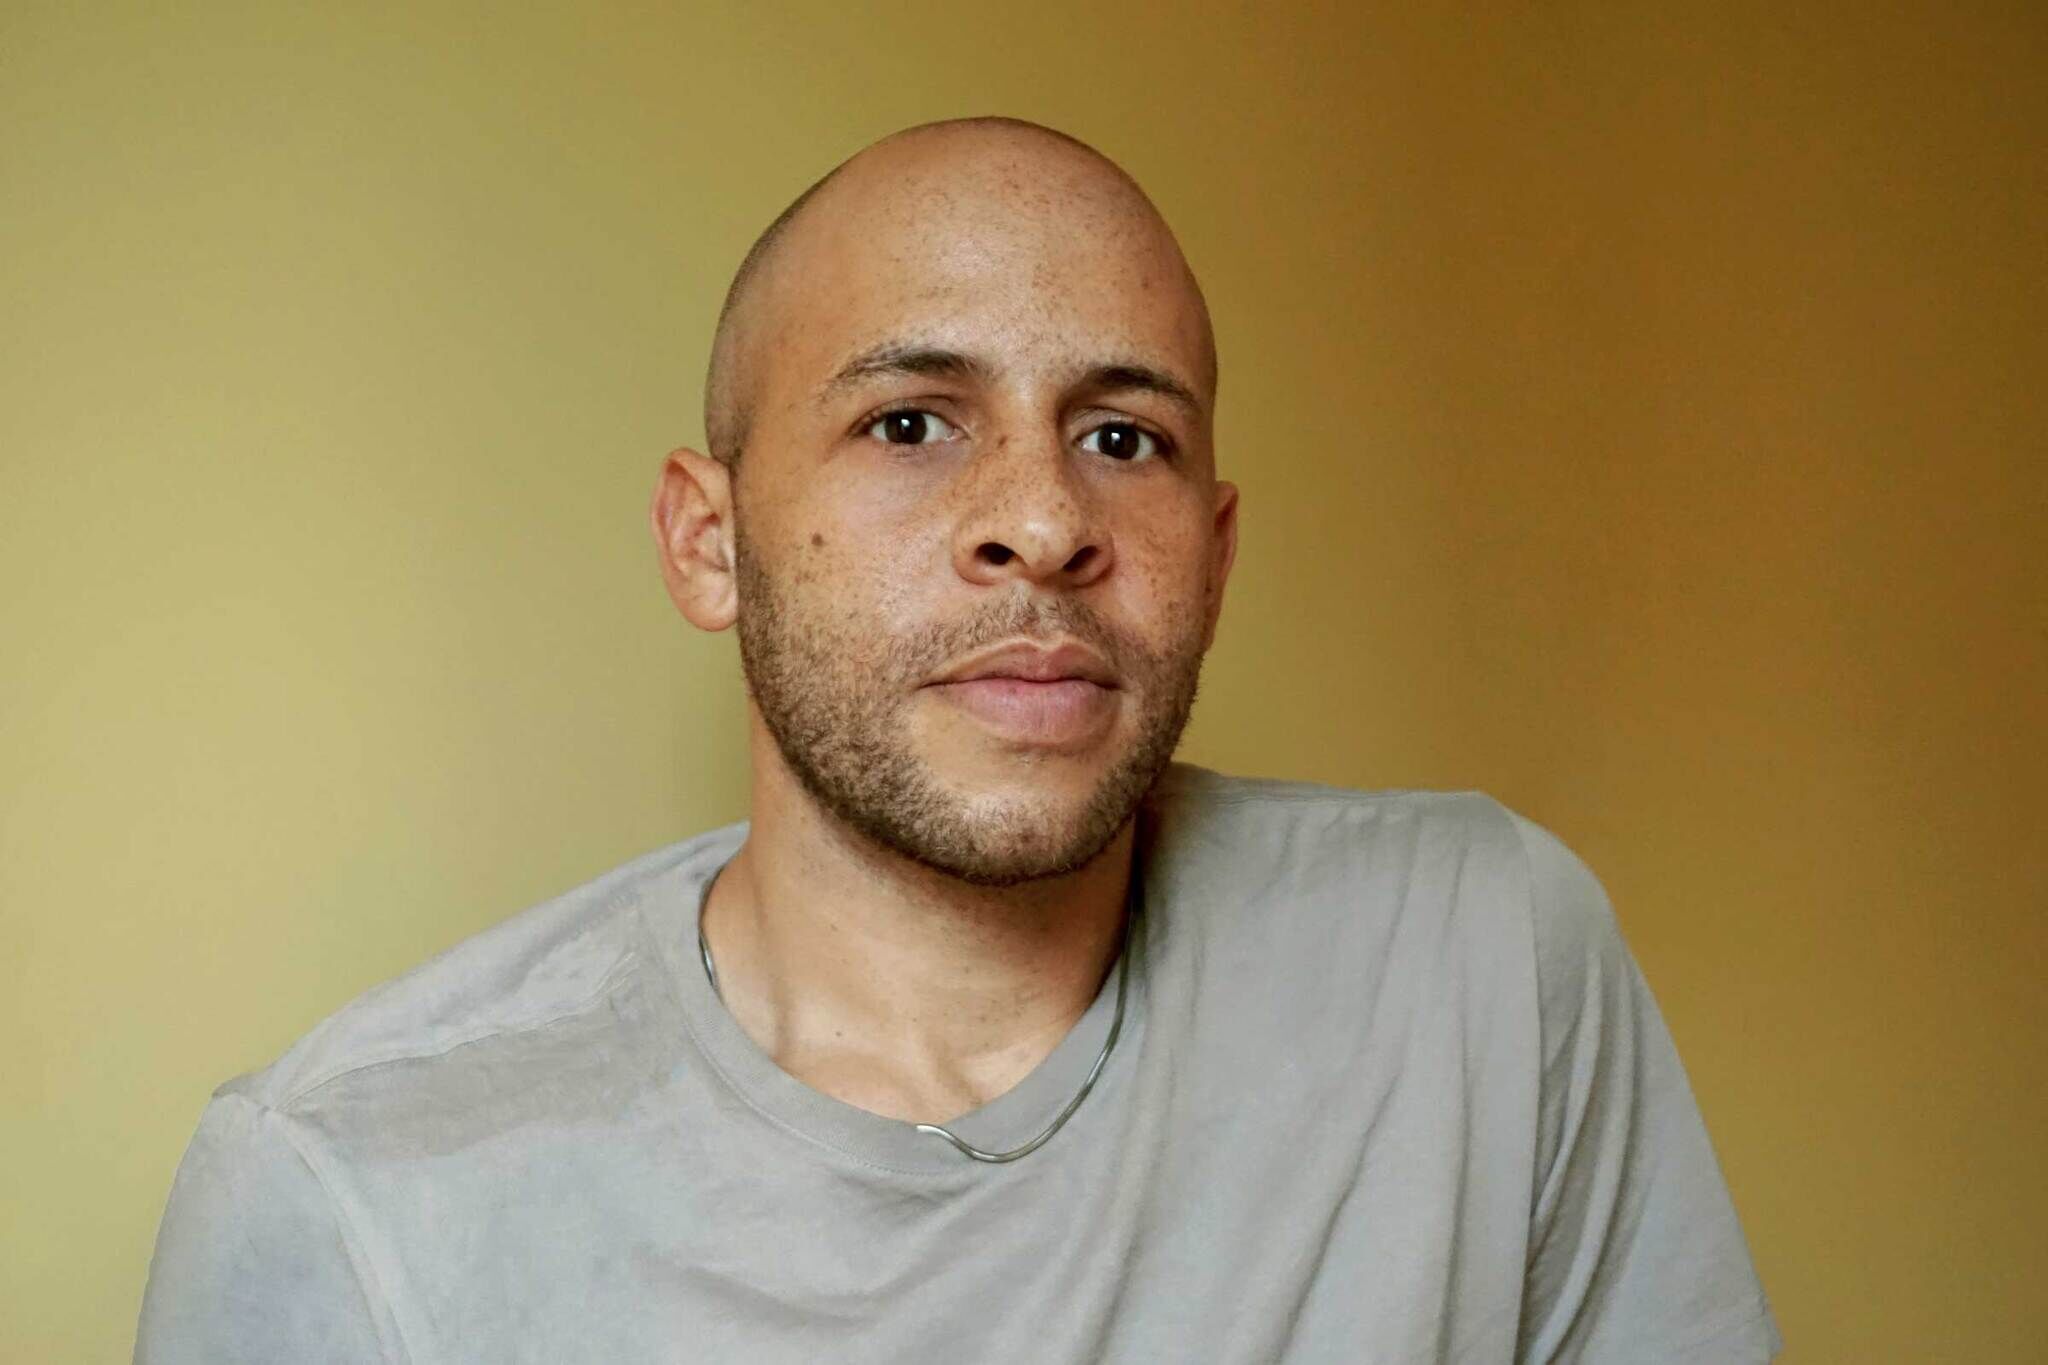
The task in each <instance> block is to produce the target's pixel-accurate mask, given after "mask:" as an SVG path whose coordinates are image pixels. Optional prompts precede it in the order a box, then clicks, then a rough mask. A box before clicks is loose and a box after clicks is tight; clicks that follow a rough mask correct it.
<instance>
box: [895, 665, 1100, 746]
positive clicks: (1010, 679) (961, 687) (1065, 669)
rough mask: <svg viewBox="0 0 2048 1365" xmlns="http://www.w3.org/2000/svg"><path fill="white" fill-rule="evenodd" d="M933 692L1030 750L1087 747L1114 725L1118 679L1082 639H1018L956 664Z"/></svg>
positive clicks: (934, 684)
mask: <svg viewBox="0 0 2048 1365" xmlns="http://www.w3.org/2000/svg"><path fill="white" fill-rule="evenodd" d="M928 690H929V691H930V692H932V693H933V694H934V695H936V696H937V697H938V698H939V699H941V700H943V701H945V702H948V703H950V704H951V705H953V706H955V707H957V708H959V709H960V710H961V711H964V712H966V713H967V714H968V715H969V716H971V717H972V718H974V719H975V720H977V721H979V722H980V723H981V724H982V725H983V726H984V727H986V728H987V729H990V730H993V731H995V732H996V733H997V734H999V735H1000V736H1002V737H1003V738H1004V739H1005V740H1007V741H1009V742H1011V743H1012V744H1017V745H1023V746H1026V747H1030V748H1041V749H1054V750H1058V749H1070V750H1071V749H1081V748H1085V747H1087V746H1088V745H1089V744H1091V743H1093V742H1095V741H1097V740H1099V739H1100V738H1101V737H1102V736H1103V735H1104V734H1105V733H1106V732H1107V731H1108V729H1109V727H1110V725H1111V724H1112V723H1113V722H1114V721H1115V719H1116V710H1117V701H1116V696H1117V680H1116V675H1115V674H1114V673H1112V672H1111V671H1110V669H1109V666H1108V665H1107V664H1106V663H1104V662H1103V660H1102V656H1101V655H1099V654H1097V653H1096V652H1095V651H1094V650H1092V649H1090V648H1089V647H1088V646H1086V645H1084V644H1082V643H1080V642H1079V641H1077V640H1063V641H1061V642H1060V643H1058V644H1056V645H1051V646H1047V645H1044V644H1040V643H1038V642H1036V641H1031V640H1012V641H1010V642H1009V643H1007V644H1003V645H998V646H995V647H993V648H990V649H986V650H983V651H981V652H980V653H978V654H974V655H972V656H970V657H968V658H967V659H965V660H963V661H961V662H960V663H958V664H955V665H954V666H953V667H952V668H950V669H948V670H947V671H946V672H945V673H942V674H941V675H939V676H938V677H937V678H935V679H933V680H932V682H931V683H930V684H929V685H928Z"/></svg>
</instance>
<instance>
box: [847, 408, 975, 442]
mask: <svg viewBox="0 0 2048 1365" xmlns="http://www.w3.org/2000/svg"><path fill="white" fill-rule="evenodd" d="M867 434H868V435H870V436H872V437H874V438H875V439H876V440H877V441H881V442H884V443H885V444H888V445H892V446H922V445H930V444H931V443H932V442H934V441H950V440H952V439H953V438H954V437H955V436H958V435H959V434H960V430H959V428H958V427H955V426H954V425H953V424H952V423H951V422H948V421H947V420H946V419H945V418H943V417H941V416H939V415H938V414H937V413H936V412H926V411H925V410H924V409H923V408H899V409H897V410H896V411H895V412H885V413H883V414H882V415H881V416H880V417H877V418H876V419H875V420H874V421H872V422H870V423H868V426H867Z"/></svg>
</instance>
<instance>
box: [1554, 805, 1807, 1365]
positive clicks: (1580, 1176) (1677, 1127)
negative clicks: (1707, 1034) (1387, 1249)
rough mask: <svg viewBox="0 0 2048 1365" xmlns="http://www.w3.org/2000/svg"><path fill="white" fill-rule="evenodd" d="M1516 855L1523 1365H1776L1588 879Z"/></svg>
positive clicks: (1710, 1175)
mask: <svg viewBox="0 0 2048 1365" xmlns="http://www.w3.org/2000/svg"><path fill="white" fill-rule="evenodd" d="M1514 819H1515V824H1516V827H1517V830H1518V832H1519V833H1520V835H1521V839H1522V844H1523V848H1524V851H1525V852H1526V854H1527V856H1528V861H1529V870H1530V875H1531V887H1532V906H1531V909H1532V913H1533V915H1534V922H1535V945H1536V977H1537V993H1538V1001H1539V1012H1540V1033H1541V1057H1542V1076H1541V1086H1540V1096H1541V1098H1540V1103H1539V1114H1538V1133H1537V1161H1536V1189H1535V1204H1534V1213H1533V1216H1532V1223H1531V1227H1530V1240H1529V1264H1528V1273H1527V1279H1526V1281H1525V1289H1524V1300H1523V1311H1522V1331H1521V1343H1520V1350H1519V1351H1518V1359H1519V1360H1521V1361H1524V1362H1530V1363H1532V1365H1534V1363H1535V1362H1550V1361H1572V1362H1583V1365H1595V1363H1596V1362H1617V1363H1618V1362H1629V1363H1630V1365H1636V1363H1637V1362H1642V1361H1648V1360H1655V1361H1668V1362H1675V1363H1677V1362H1687V1363H1696V1365H1709V1363H1710V1362H1711V1363H1712V1365H1719V1363H1720V1362H1729V1363H1730V1365H1736V1363H1738V1362H1763V1361H1768V1360H1770V1359H1771V1358H1772V1357H1773V1356H1774V1355H1775V1354H1776V1353H1777V1352H1778V1350H1779V1349H1780V1347H1781V1346H1782V1340H1781V1338H1780V1336H1779V1334H1778V1329H1777V1324H1776V1322H1775V1321H1774V1319H1773V1317H1772V1315H1771V1312H1770V1308H1769V1306H1768V1304H1767V1302H1766V1300H1765V1298H1764V1293H1763V1287H1762V1285H1761V1284H1760V1283H1759V1282H1758V1280H1757V1275H1756V1270H1755V1268H1754V1266H1753V1265H1752V1263H1751V1260H1750V1256H1749V1249H1748V1247H1747V1245H1746V1244H1745V1243H1744V1241H1743V1237H1742V1229H1741V1227H1740V1226H1739V1225H1738V1223H1737V1222H1736V1217H1735V1208H1734V1204H1733V1203H1732V1201H1731V1200H1730V1198H1729V1195H1728V1187H1727V1184H1726V1182H1725V1181H1724V1180H1723V1179H1722V1176H1721V1170H1720V1166H1719V1163H1718V1162H1717V1161H1716V1160H1715V1158H1714V1151H1713V1147H1712V1144H1711V1143H1710V1142H1709V1141H1708V1138H1707V1130H1706V1125H1705V1123H1704V1122H1703V1120H1702V1119H1701V1117H1700V1111H1699V1106H1698V1104H1697V1103H1696V1102H1695V1101H1694V1099H1693V1094H1692V1087H1691V1085H1690V1083H1689V1082H1688V1081H1687V1080H1686V1075H1685V1070H1684V1068H1683V1067H1682V1066H1681V1065H1680V1064H1679V1060H1678V1052H1677V1049H1676V1048H1675V1047H1674V1046H1673V1044H1672V1041H1671V1034H1670V1031H1669V1030H1668V1029H1667V1028H1666V1027H1665V1024H1664V1019H1663V1016H1662V1014H1661V1013H1660V1012H1659V1011H1658V1009H1657V1002H1656V1001H1655V1000H1654V999H1653V998H1652V997H1651V995H1650V990H1649V986H1648V985H1647V984H1646V983H1645V982H1644V980H1643V975H1642V972H1641V971H1640V970H1639V969H1638V968H1637V966H1636V962H1635V959H1634V957H1633V956H1632V955H1631V954H1630V953H1629V950H1628V946H1627V945H1626V944H1625V943H1624V942H1623V941H1622V937H1621V932H1620V929H1619V926H1618V925H1617V924H1616V923H1615V919H1614V914H1613V911H1612V909H1611V907H1610V906H1609V904H1608V901H1607V896H1606V893H1605V892H1604V891H1603V890H1602V889H1601V886H1600V883H1599V882H1598V881H1597V880H1596V879H1595V878H1594V876H1593V874H1592V873H1591V872H1590V871H1589V870H1588V869H1587V868H1586V866H1585V864H1584V863H1583V862H1581V861H1580V860H1579V859H1578V858H1577V857H1576V856H1574V855H1573V854H1572V852H1571V851H1570V850H1569V849H1567V848H1566V847H1565V846H1564V845H1563V844H1562V843H1561V842H1559V840H1558V839H1557V838H1556V836H1554V835H1552V834H1551V833H1550V832H1549V831H1548V830H1545V829H1543V828H1542V827H1541V826H1540V825H1537V824H1535V823H1533V822H1531V821H1529V820H1526V819H1524V818H1523V817H1521V816H1519V815H1517V816H1515V817H1514Z"/></svg>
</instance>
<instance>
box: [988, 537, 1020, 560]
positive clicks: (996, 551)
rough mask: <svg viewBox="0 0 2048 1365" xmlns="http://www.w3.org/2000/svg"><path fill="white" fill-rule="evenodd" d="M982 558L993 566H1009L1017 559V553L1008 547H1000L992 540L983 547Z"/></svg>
mask: <svg viewBox="0 0 2048 1365" xmlns="http://www.w3.org/2000/svg"><path fill="white" fill-rule="evenodd" d="M981 556H982V558H983V559H986V560H987V561H988V562H989V563H991V564H1007V563H1009V562H1010V561H1011V560H1013V559H1015V558H1016V557H1017V552H1016V551H1015V550H1012V549H1011V548H1010V547H1009V546H1007V545H998V544H997V543H996V542H994V541H993V540H991V541H990V542H988V544H986V545H984V546H982V547H981Z"/></svg>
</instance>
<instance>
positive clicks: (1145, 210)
mask: <svg viewBox="0 0 2048 1365" xmlns="http://www.w3.org/2000/svg"><path fill="white" fill-rule="evenodd" d="M998 155H1002V156H1005V157H1006V158H1007V159H1009V160H1010V161H1011V162H1012V164H1013V168H1014V170H1016V171H1023V172H1025V173H1024V174H1022V175H1018V174H1014V173H1013V174H1012V175H1010V176H1008V177H1006V179H1005V185H1004V188H1006V189H1008V190H1010V191H1012V192H1013V194H1014V198H1015V200H1016V207H1017V209H1018V211H1020V212H1024V213H1031V212H1034V211H1035V212H1037V213H1039V214H1042V215H1048V216H1055V217H1056V216H1058V215H1059V214H1060V213H1061V212H1062V211H1063V210H1066V209H1069V208H1073V207H1077V206H1075V205H1073V204H1072V203H1071V202H1070V201H1069V202H1064V203H1063V202H1060V201H1059V199H1058V198H1057V197H1055V196H1049V195H1048V194H1047V188H1048V182H1047V180H1043V179H1041V178H1040V177H1041V175H1046V174H1047V173H1050V172H1052V171H1054V170H1055V169H1056V168H1057V169H1062V170H1064V171H1065V174H1064V175H1063V176H1060V177H1059V179H1060V180H1061V181H1063V182H1064V185H1063V188H1066V189H1068V190H1076V189H1079V188H1080V187H1081V186H1083V185H1088V186H1089V188H1090V191H1091V192H1090V193H1088V194H1087V196H1086V197H1087V198H1088V199H1089V200H1090V201H1092V202H1091V203H1090V204H1089V205H1088V207H1087V210H1086V212H1087V213H1088V215H1089V216H1092V217H1094V218H1096V219H1097V220H1098V221H1099V220H1101V219H1103V218H1106V217H1120V218H1122V219H1124V220H1126V222H1128V223H1135V224H1138V225H1141V228H1142V230H1143V231H1145V232H1146V233H1147V234H1153V233H1156V234H1159V235H1161V236H1163V237H1164V238H1165V241H1166V242H1167V243H1169V244H1171V254H1172V257H1173V259H1174V261H1175V262H1176V263H1177V265H1178V267H1179V270H1178V273H1179V274H1180V275H1181V277H1182V279H1181V281H1180V283H1183V284H1184V285H1185V287H1186V289H1187V290H1188V291H1189V293H1190V295H1191V296H1192V300H1193V303H1194V306H1195V308H1196V310H1197V311H1198V313H1199V315H1200V325H1201V328H1202V332H1203V349H1204V358H1205V362H1206V364H1205V370H1206V373H1205V374H1204V375H1203V376H1202V379H1203V381H1204V382H1205V384H1206V386H1207V389H1208V394H1207V396H1208V397H1209V398H1210V399H1211V400H1213V397H1214V392H1215V385H1216V344H1215V339H1214V334H1213V332H1212V331H1211V330H1210V325H1209V317H1208V309H1207V305H1206V303H1205V302H1204V301H1203V299H1202V294H1201V288H1200V286H1199V285H1198V284H1197V283H1196V281H1195V277H1194V272H1193V271H1192V270H1190V269H1188V267H1187V263H1186V260H1185V259H1184V258H1183V257H1182V256H1181V254H1180V249H1179V245H1178V244H1177V243H1174V242H1173V237H1172V233H1171V231H1170V230H1169V229H1168V228H1167V226H1166V223H1165V220H1164V219H1163V218H1161V217H1160V215H1159V211H1158V210H1157V209H1156V208H1155V207H1154V206H1153V204H1152V201H1151V200H1150V199H1149V198H1147V197H1146V195H1145V192H1144V191H1143V190H1142V189H1141V188H1139V186H1138V183H1137V182H1136V181H1135V180H1133V179H1132V178H1131V177H1130V175H1129V174H1127V173H1126V172H1125V171H1124V169H1123V168H1122V167H1120V166H1118V165H1117V164H1116V163H1115V162H1113V161H1111V160H1110V159H1109V158H1108V157H1106V156H1104V155H1103V154H1102V153H1100V152H1098V151H1096V150H1095V149H1094V148H1093V147H1090V146H1089V145H1088V144H1087V143H1085V142H1082V141H1081V140H1080V139H1079V138H1075V137H1071V136H1069V135H1068V134H1066V133H1062V132H1060V131H1058V130H1057V129H1054V128H1047V127H1045V126H1044V125H1042V124H1037V123H1031V122H1029V121H1027V120H1024V119H1015V118H1005V117H1000V116H994V115H989V116H982V117H977V118H961V119H947V120H943V121H941V122H937V123H926V124H920V125H918V126H916V127H914V128H907V129H904V130H903V131H902V132H899V133H894V134H891V135H890V136H888V137H886V138H883V139H882V140H880V141H879V142H876V143H873V144H871V145H869V146H868V147H866V148H863V149H862V150H861V151H859V152H856V153H855V154H854V155H853V156H851V157H848V158H847V159H846V160H845V161H842V162H840V163H839V165H837V166H835V167H833V168H832V169H831V170H830V171H828V172H826V173H825V175H824V176H822V177H821V178H819V179H818V180H817V181H816V182H815V183H813V184H812V185H811V186H810V188H808V189H806V190H805V191H804V192H803V193H802V194H800V195H798V196H797V197H796V198H795V199H794V200H792V201H791V202H790V204H789V206H788V207H786V208H784V209H783V210H782V212H781V213H779V214H777V215H776V216H775V220H774V221H773V222H771V223H769V224H768V226H767V227H766V228H765V229H764V230H763V231H762V233H761V235H760V236H759V237H757V238H756V239H755V240H754V244H753V245H752V246H751V247H750V248H748V250H747V254H746V256H745V257H744V258H743V259H742V260H741V261H740V266H739V269H738V270H737V271H736V272H734V274H733V279H732V284H731V285H730V286H729V287H728V288H727V290H726V295H725V304H724V306H723V307H722V308H721V309H720V310H719V314H718V329H717V332H716V334H715V335H714V337H713V340H712V345H711V362H710V365H709V367H708V370H707V372H706V375H705V380H704V430H705V443H706V445H707V446H708V447H709V449H710V454H711V455H712V456H713V457H714V458H715V459H717V460H718V461H720V462H721V463H723V464H725V465H727V466H728V467H732V466H734V465H736V464H737V463H738V461H739V458H740V455H741V453H742V452H743V451H744V450H745V448H746V445H747V439H748V437H749V435H750V434H751V431H752V428H753V417H754V412H755V404H756V402H757V401H758V394H757V388H758V384H759V379H760V375H759V370H760V367H761V363H762V359H763V354H762V353H763V351H764V349H765V348H767V347H769V346H772V345H773V343H774V340H775V338H776V336H777V334H778V333H780V332H781V331H782V330H783V329H786V328H791V327H801V326H802V318H801V317H800V316H792V315H791V312H792V310H791V309H789V308H778V307H777V306H776V304H777V303H778V302H788V303H791V304H800V303H801V300H800V299H789V300H779V299H778V298H777V289H776V287H775V286H776V283H777V279H778V276H780V275H782V274H784V273H786V272H785V269H784V267H785V265H786V258H787V257H790V256H791V255H797V254H800V253H801V250H802V245H803V243H802V239H803V238H804V236H805V235H806V233H807V231H808V230H811V229H812V228H813V222H812V220H813V219H814V218H820V219H825V218H832V219H834V220H835V221H834V222H833V224H832V227H833V228H836V229H838V230H840V231H854V232H858V231H859V230H860V222H859V219H860V216H861V214H862V212H863V210H867V209H872V207H873V200H874V195H873V191H874V189H875V187H876V186H877V184H879V185H881V186H884V187H888V186H892V185H906V186H907V185H909V184H911V183H914V182H915V181H916V180H917V179H918V178H920V176H921V175H922V176H924V177H929V178H933V179H940V180H943V177H944V175H945V173H946V170H947V167H948V164H949V163H950V164H951V165H954V166H958V165H960V164H961V163H972V162H976V161H983V162H986V161H987V159H988V158H991V157H994V156H998ZM863 191H866V192H867V193H863ZM941 195H942V197H944V192H943V191H941ZM849 218H851V219H852V220H853V221H851V222H849V221H847V219H849ZM824 231H825V229H823V228H818V229H816V231H815V232H813V233H812V235H822V234H823V233H824Z"/></svg>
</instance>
